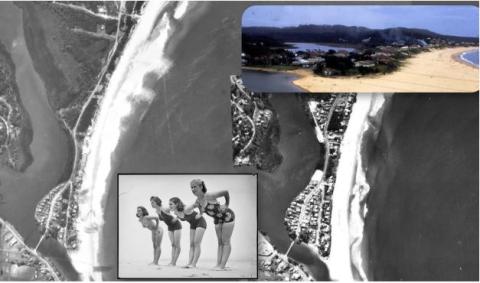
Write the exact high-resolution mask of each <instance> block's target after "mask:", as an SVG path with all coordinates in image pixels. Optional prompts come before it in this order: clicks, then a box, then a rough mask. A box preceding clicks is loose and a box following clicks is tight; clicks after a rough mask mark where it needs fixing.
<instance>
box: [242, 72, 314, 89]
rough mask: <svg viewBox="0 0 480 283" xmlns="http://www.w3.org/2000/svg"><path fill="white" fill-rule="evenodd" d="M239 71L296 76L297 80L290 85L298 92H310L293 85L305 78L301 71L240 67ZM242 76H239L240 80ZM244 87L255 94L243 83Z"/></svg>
mask: <svg viewBox="0 0 480 283" xmlns="http://www.w3.org/2000/svg"><path fill="white" fill-rule="evenodd" d="M241 70H242V72H243V71H244V70H245V71H252V72H259V73H268V74H282V73H283V74H287V75H291V76H296V77H297V78H296V79H293V80H292V81H291V82H290V83H291V84H292V85H293V86H295V87H296V88H299V89H300V90H302V91H303V92H310V91H309V90H308V89H306V88H304V87H302V86H300V85H297V84H295V81H296V80H298V79H301V78H302V77H305V76H307V75H306V74H305V73H303V72H301V71H302V69H292V70H280V69H275V68H272V67H248V66H242V67H241ZM241 77H242V76H241V75H240V78H241ZM243 84H244V86H245V87H246V88H247V89H249V90H251V91H253V92H255V90H254V89H251V88H250V87H249V86H248V85H247V84H246V83H245V82H243ZM270 92H273V91H270Z"/></svg>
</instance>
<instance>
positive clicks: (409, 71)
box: [288, 47, 479, 92]
mask: <svg viewBox="0 0 480 283" xmlns="http://www.w3.org/2000/svg"><path fill="white" fill-rule="evenodd" d="M470 50H474V48H472V47H458V48H457V47H456V48H448V49H441V50H433V51H430V52H424V53H420V54H417V55H415V56H414V57H412V58H409V59H407V60H406V61H405V62H404V66H402V67H401V68H400V69H399V70H398V71H395V72H393V73H390V74H386V75H375V76H368V77H336V78H327V77H321V76H317V75H314V74H313V73H312V71H311V70H306V69H299V70H295V71H288V72H292V73H295V74H297V75H299V76H300V78H299V79H298V80H295V81H293V84H295V85H296V86H299V87H301V88H303V89H306V90H308V91H309V92H457V91H460V92H474V91H477V90H478V83H479V80H478V75H479V73H478V67H474V66H472V65H470V64H468V63H466V62H463V61H461V60H460V59H459V58H458V56H459V55H460V54H461V53H463V52H465V51H470Z"/></svg>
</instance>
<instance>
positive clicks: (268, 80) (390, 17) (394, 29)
mask: <svg viewBox="0 0 480 283" xmlns="http://www.w3.org/2000/svg"><path fill="white" fill-rule="evenodd" d="M478 34H479V33H478V8H477V7H476V6H473V5H470V6H469V5H448V6H447V5H428V6H426V5H383V6H382V5H375V6H372V5H361V6H360V5H356V6H349V5H334V6H331V5H328V6H327V5H325V6H324V5H295V6H293V5H262V6H252V7H250V8H248V9H247V10H246V11H245V12H244V14H243V19H242V79H243V81H244V82H245V85H246V87H247V88H249V89H250V90H252V91H255V92H357V93H358V92H474V91H477V90H478V83H479V81H478V75H479V72H478V54H479V53H478Z"/></svg>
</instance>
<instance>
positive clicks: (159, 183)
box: [117, 173, 258, 280]
mask: <svg viewBox="0 0 480 283" xmlns="http://www.w3.org/2000/svg"><path fill="white" fill-rule="evenodd" d="M257 179H258V177H257V174H221V173H219V174H212V173H206V174H202V173H199V174H191V173H185V174H163V173H146V174H143V173H142V174H137V173H132V174H130V173H119V174H117V204H118V205H117V222H118V233H117V237H118V239H117V243H118V244H117V245H118V246H117V279H122V280H167V279H168V280H171V279H177V280H182V279H188V280H196V279H198V280H201V279H208V280H212V279H213V280H215V279H218V280H225V279H229V280H231V279H257V278H258V270H257V266H258V247H257V242H258V235H257V230H258V191H257V188H258V180H257Z"/></svg>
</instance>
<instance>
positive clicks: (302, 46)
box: [285, 42, 355, 52]
mask: <svg viewBox="0 0 480 283" xmlns="http://www.w3.org/2000/svg"><path fill="white" fill-rule="evenodd" d="M285 43H286V44H289V45H292V46H293V48H287V50H289V51H292V52H298V51H307V50H310V51H313V50H317V51H325V52H327V51H328V50H335V51H340V50H345V51H348V52H352V51H355V48H350V47H342V46H330V45H323V44H321V43H310V42H285Z"/></svg>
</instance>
